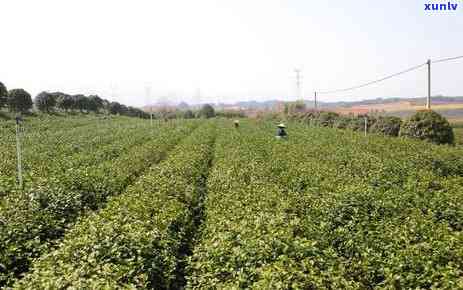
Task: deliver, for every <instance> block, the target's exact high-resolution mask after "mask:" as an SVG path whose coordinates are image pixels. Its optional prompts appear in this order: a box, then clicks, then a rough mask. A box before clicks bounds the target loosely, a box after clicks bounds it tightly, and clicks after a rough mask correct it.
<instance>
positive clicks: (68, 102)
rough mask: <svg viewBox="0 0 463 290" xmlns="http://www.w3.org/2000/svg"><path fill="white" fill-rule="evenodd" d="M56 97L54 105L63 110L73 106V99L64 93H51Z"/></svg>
mask: <svg viewBox="0 0 463 290" xmlns="http://www.w3.org/2000/svg"><path fill="white" fill-rule="evenodd" d="M53 94H54V95H55V98H56V105H57V107H58V108H60V109H61V110H64V111H65V112H67V111H69V110H71V109H72V108H73V107H74V99H73V98H72V97H71V96H70V95H67V94H65V93H60V92H56V93H53Z"/></svg>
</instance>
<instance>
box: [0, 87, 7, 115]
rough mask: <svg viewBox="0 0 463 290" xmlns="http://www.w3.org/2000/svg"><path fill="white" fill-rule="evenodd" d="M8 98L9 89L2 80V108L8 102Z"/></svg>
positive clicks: (0, 99)
mask: <svg viewBox="0 0 463 290" xmlns="http://www.w3.org/2000/svg"><path fill="white" fill-rule="evenodd" d="M7 100H8V90H7V89H6V87H5V85H4V84H3V83H2V82H0V109H1V108H3V107H4V106H5V105H6V104H7Z"/></svg>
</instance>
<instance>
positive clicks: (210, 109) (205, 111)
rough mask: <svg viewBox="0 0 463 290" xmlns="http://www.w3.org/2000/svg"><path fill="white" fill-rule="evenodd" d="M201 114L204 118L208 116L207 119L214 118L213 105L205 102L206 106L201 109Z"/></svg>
mask: <svg viewBox="0 0 463 290" xmlns="http://www.w3.org/2000/svg"><path fill="white" fill-rule="evenodd" d="M199 115H200V116H201V117H202V118H206V119H207V118H213V117H215V110H214V108H213V107H212V106H211V105H209V104H205V105H204V106H202V108H201V110H200V111H199Z"/></svg>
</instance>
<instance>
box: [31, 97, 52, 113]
mask: <svg viewBox="0 0 463 290" xmlns="http://www.w3.org/2000/svg"><path fill="white" fill-rule="evenodd" d="M34 103H35V106H36V107H37V109H38V110H39V111H41V112H46V113H50V111H53V108H54V107H55V106H56V96H55V95H54V94H53V93H48V92H41V93H40V94H38V95H37V96H36V97H35V99H34Z"/></svg>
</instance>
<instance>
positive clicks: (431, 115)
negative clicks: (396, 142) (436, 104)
mask: <svg viewBox="0 0 463 290" xmlns="http://www.w3.org/2000/svg"><path fill="white" fill-rule="evenodd" d="M400 136H407V137H411V138H416V139H421V140H427V141H430V142H433V143H436V144H453V142H454V138H455V137H454V135H453V130H452V127H451V126H450V124H449V122H448V121H447V119H446V118H444V117H443V116H441V115H439V114H438V113H436V112H434V111H431V110H423V111H419V112H417V113H416V114H414V115H413V116H411V117H410V118H409V119H408V120H407V121H406V122H405V123H404V124H403V126H402V127H401V128H400Z"/></svg>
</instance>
